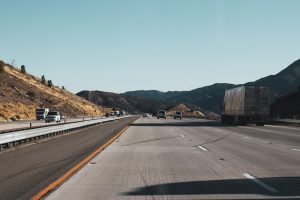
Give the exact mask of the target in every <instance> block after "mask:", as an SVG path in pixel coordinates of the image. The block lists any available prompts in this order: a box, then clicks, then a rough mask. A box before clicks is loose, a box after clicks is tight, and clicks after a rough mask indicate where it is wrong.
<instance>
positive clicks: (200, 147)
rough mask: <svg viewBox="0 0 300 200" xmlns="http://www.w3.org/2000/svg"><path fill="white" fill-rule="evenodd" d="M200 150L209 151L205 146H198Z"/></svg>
mask: <svg viewBox="0 0 300 200" xmlns="http://www.w3.org/2000/svg"><path fill="white" fill-rule="evenodd" d="M198 148H199V149H202V150H203V151H208V150H207V149H206V148H204V147H203V146H198Z"/></svg>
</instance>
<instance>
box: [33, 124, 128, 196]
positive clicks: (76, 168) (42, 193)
mask: <svg viewBox="0 0 300 200" xmlns="http://www.w3.org/2000/svg"><path fill="white" fill-rule="evenodd" d="M127 128H128V126H126V127H125V128H123V129H122V130H121V131H119V132H118V133H117V134H116V135H114V136H113V137H112V138H110V139H109V140H108V141H107V142H106V143H104V144H103V145H101V146H100V147H99V148H98V149H96V150H95V151H94V152H92V153H91V154H90V155H89V156H87V157H86V158H84V159H83V160H82V161H80V162H79V163H78V164H76V165H75V166H74V167H72V168H71V169H70V170H68V171H67V172H66V173H65V174H64V175H62V176H61V177H60V178H58V179H57V180H55V181H54V182H52V183H51V184H50V185H48V186H47V187H45V188H44V189H43V190H41V191H40V192H39V193H38V194H36V195H35V196H34V197H32V200H39V199H42V198H43V197H45V196H46V195H47V194H48V193H49V192H51V191H52V190H54V189H55V188H56V187H58V186H59V185H61V184H62V183H63V182H65V181H66V180H68V179H69V178H71V177H72V176H73V175H74V174H75V173H76V172H78V171H79V170H80V169H81V168H83V167H84V166H85V165H86V164H88V163H89V162H90V161H91V160H92V159H93V158H94V157H95V156H96V155H97V154H99V153H100V152H101V151H103V150H104V149H105V148H106V147H107V146H108V145H110V144H111V143H113V142H114V141H115V140H116V139H117V138H118V137H120V136H121V135H122V134H123V133H124V132H125V131H126V130H127Z"/></svg>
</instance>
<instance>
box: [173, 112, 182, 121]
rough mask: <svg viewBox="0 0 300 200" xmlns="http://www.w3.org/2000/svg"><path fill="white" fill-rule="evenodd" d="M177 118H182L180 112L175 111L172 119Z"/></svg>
mask: <svg viewBox="0 0 300 200" xmlns="http://www.w3.org/2000/svg"><path fill="white" fill-rule="evenodd" d="M177 118H179V119H182V113H181V112H179V111H176V112H175V114H174V119H177Z"/></svg>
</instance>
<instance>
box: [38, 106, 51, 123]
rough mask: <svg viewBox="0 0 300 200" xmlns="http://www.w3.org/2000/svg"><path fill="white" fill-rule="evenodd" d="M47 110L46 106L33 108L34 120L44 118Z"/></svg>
mask: <svg viewBox="0 0 300 200" xmlns="http://www.w3.org/2000/svg"><path fill="white" fill-rule="evenodd" d="M48 112H49V109H48V108H37V109H35V116H36V120H41V119H45V118H46V116H47V114H48Z"/></svg>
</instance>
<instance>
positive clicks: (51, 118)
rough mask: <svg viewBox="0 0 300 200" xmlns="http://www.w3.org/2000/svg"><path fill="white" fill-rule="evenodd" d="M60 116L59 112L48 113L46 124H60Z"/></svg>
mask: <svg viewBox="0 0 300 200" xmlns="http://www.w3.org/2000/svg"><path fill="white" fill-rule="evenodd" d="M60 119H61V118H60V114H59V112H57V111H50V112H48V114H47V116H46V119H45V122H46V123H49V122H60Z"/></svg>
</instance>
